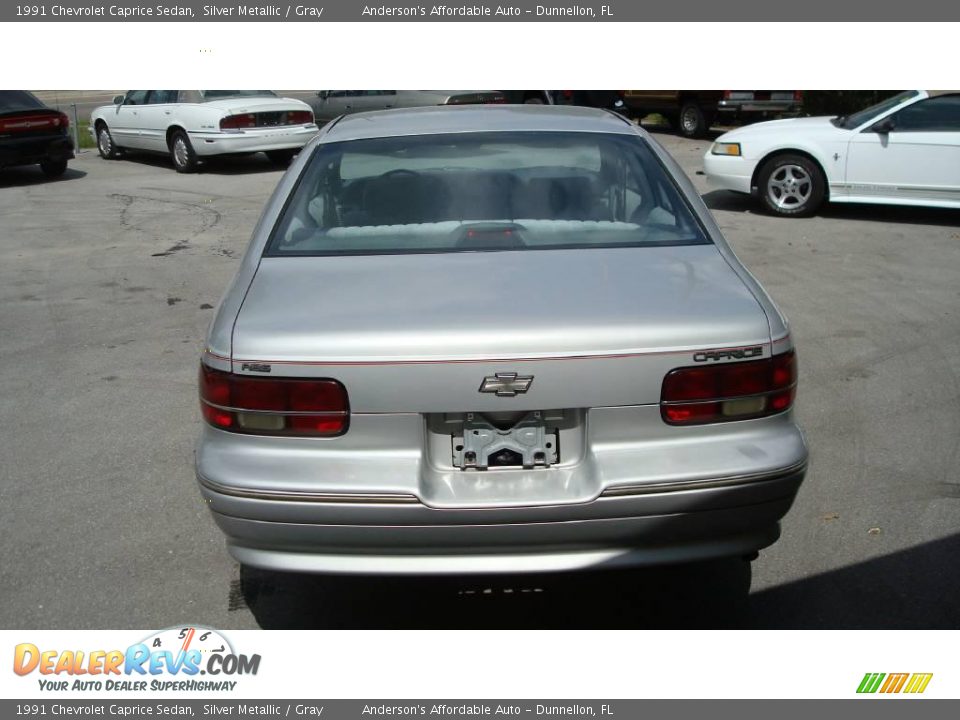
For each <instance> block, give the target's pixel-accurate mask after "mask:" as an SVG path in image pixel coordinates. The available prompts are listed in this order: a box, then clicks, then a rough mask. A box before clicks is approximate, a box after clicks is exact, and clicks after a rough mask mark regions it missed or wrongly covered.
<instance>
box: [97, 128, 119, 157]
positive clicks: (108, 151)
mask: <svg viewBox="0 0 960 720" xmlns="http://www.w3.org/2000/svg"><path fill="white" fill-rule="evenodd" d="M97 150H98V151H99V152H100V157H102V158H103V159H104V160H116V159H117V158H118V157H120V148H118V147H117V146H116V144H115V143H114V142H113V135H111V134H110V128H108V127H107V126H106V125H103V124H101V125H100V126H99V127H98V128H97Z"/></svg>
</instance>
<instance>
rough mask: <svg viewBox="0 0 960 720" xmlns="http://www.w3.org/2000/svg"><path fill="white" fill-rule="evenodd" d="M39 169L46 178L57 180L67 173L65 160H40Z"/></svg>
mask: <svg viewBox="0 0 960 720" xmlns="http://www.w3.org/2000/svg"><path fill="white" fill-rule="evenodd" d="M40 169H41V170H42V171H43V174H44V175H46V176H47V177H48V178H58V177H60V176H61V175H63V174H64V173H65V172H66V171H67V161H66V160H41V161H40Z"/></svg>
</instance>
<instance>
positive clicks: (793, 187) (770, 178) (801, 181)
mask: <svg viewBox="0 0 960 720" xmlns="http://www.w3.org/2000/svg"><path fill="white" fill-rule="evenodd" d="M757 186H758V191H759V193H760V200H761V202H762V203H763V206H764V207H765V208H766V209H767V210H768V211H769V212H771V213H773V214H774V215H781V216H783V217H808V216H810V215H813V214H814V213H815V212H816V211H817V209H818V208H819V207H820V206H821V205H822V204H823V201H824V199H825V198H826V194H827V183H826V180H825V178H824V175H823V171H822V170H821V169H820V166H819V165H817V163H815V162H814V161H813V160H811V159H810V158H808V157H805V156H803V155H775V156H774V157H772V158H770V159H769V160H767V161H765V162H764V163H763V165H762V166H761V167H760V174H759V175H758V176H757Z"/></svg>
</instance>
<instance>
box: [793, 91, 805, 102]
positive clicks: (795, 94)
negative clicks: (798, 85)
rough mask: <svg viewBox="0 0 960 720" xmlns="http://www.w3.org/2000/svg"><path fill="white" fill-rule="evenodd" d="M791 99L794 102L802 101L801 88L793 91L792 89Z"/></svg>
mask: <svg viewBox="0 0 960 720" xmlns="http://www.w3.org/2000/svg"><path fill="white" fill-rule="evenodd" d="M793 101H794V102H803V90H794V91H793Z"/></svg>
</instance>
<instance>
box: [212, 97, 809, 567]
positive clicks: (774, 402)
mask: <svg viewBox="0 0 960 720" xmlns="http://www.w3.org/2000/svg"><path fill="white" fill-rule="evenodd" d="M796 383H797V365H796V358H795V355H794V346H793V341H792V340H791V337H790V333H789V330H788V327H787V323H786V320H785V319H784V317H783V316H782V315H781V314H780V312H779V311H778V310H777V308H776V306H775V305H774V304H773V303H772V302H771V300H770V299H769V298H768V296H767V295H766V293H765V292H764V291H763V289H762V288H761V287H760V286H759V285H758V284H757V282H756V280H754V278H753V277H752V276H751V275H750V274H749V273H748V272H747V271H746V270H745V269H744V267H743V266H742V265H741V264H740V263H739V262H738V260H737V258H736V257H735V256H734V254H733V252H732V251H731V250H730V248H729V247H728V245H727V243H726V242H725V241H724V239H723V237H722V236H721V234H720V231H719V229H718V228H717V225H716V224H715V223H714V221H713V219H712V217H711V216H710V214H709V212H708V211H707V210H706V208H705V207H704V205H703V204H702V202H701V201H700V199H699V197H698V195H697V193H696V192H695V190H694V189H693V187H692V186H691V184H690V182H689V181H688V180H687V178H686V177H685V176H684V175H683V172H682V171H681V170H680V168H679V167H678V166H677V165H676V164H675V163H674V161H673V160H672V159H671V158H670V157H669V155H667V154H666V152H664V151H663V150H662V149H661V148H660V147H659V146H658V145H657V144H656V143H655V142H654V141H653V140H652V139H651V138H650V137H649V136H647V134H646V133H645V132H644V131H643V130H641V129H640V128H638V127H637V126H636V125H633V124H631V123H629V122H627V121H625V120H623V119H622V118H621V117H619V116H617V115H614V114H612V113H607V112H604V111H601V110H593V109H587V108H578V107H552V106H543V107H537V106H499V107H498V106H489V107H460V108H419V109H410V110H392V111H384V112H374V113H361V114H356V115H351V116H347V117H344V118H341V119H339V120H335V121H333V122H331V123H330V124H328V125H327V126H326V127H325V128H324V129H323V130H322V131H321V133H320V135H319V136H318V137H317V138H316V139H315V140H314V141H312V142H311V143H310V144H309V145H308V146H307V147H306V148H305V149H304V151H303V152H302V153H301V154H300V156H299V157H298V159H297V160H296V161H295V162H294V164H293V166H292V167H291V168H290V169H289V170H288V171H287V173H286V175H285V176H284V178H283V179H282V181H281V182H280V184H279V185H278V187H277V189H276V192H275V193H274V195H273V197H272V199H271V200H270V202H269V204H268V205H267V207H266V209H265V211H264V213H263V216H262V218H261V220H260V222H259V224H258V225H257V227H256V229H255V231H254V234H253V238H252V241H251V243H250V246H249V248H248V250H247V253H246V255H245V257H244V259H243V262H242V265H241V267H240V270H239V272H238V274H237V276H236V278H235V279H234V281H233V283H232V285H231V286H230V288H229V290H228V292H227V294H226V295H225V297H224V299H223V301H222V302H221V305H220V307H219V309H218V312H217V314H216V317H215V320H214V322H213V323H212V325H211V328H210V331H209V336H208V338H207V347H206V350H205V352H204V354H203V358H202V364H201V368H200V401H201V408H202V412H203V417H204V420H205V422H204V426H203V431H202V434H201V437H200V440H199V444H198V447H197V460H196V469H197V477H198V479H199V482H200V487H201V490H202V492H203V495H204V497H205V499H206V500H207V501H208V504H209V507H210V509H211V511H212V513H213V517H214V519H215V521H216V522H217V524H218V525H219V526H220V528H221V529H222V530H223V532H224V533H225V535H226V537H227V543H228V548H229V550H230V553H231V554H232V555H233V556H234V557H235V558H236V559H237V560H239V561H240V562H241V563H244V564H247V565H250V566H254V567H260V568H266V569H272V570H288V571H301V572H323V573H326V572H333V573H391V574H393V573H471V572H475V573H488V572H531V571H556V570H574V569H580V568H597V567H615V566H625V565H646V564H656V563H672V562H683V561H692V560H703V559H708V558H715V557H723V556H737V555H750V554H752V553H753V552H755V551H757V550H758V549H760V548H763V547H765V546H767V545H769V544H771V543H773V542H774V541H775V540H776V539H777V537H778V535H779V520H780V519H781V518H782V517H783V516H784V514H785V513H786V512H787V511H788V509H789V508H790V505H791V503H792V501H793V499H794V496H795V495H796V492H797V490H798V487H799V485H800V483H801V481H802V479H803V475H804V472H805V468H806V460H807V450H806V446H805V444H804V439H803V435H802V433H801V431H800V429H799V428H798V426H797V424H796V422H795V420H794V417H793V413H792V406H793V402H794V394H795V388H796Z"/></svg>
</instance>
